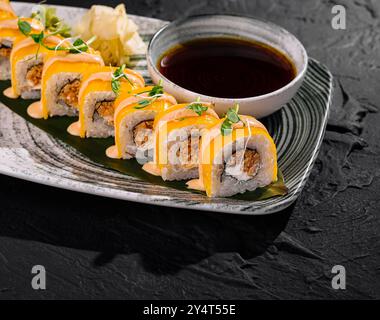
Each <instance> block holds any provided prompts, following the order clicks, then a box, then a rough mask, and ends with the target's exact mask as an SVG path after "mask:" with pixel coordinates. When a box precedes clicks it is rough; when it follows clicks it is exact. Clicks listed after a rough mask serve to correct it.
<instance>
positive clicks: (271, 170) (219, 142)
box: [188, 109, 277, 197]
mask: <svg viewBox="0 0 380 320" xmlns="http://www.w3.org/2000/svg"><path fill="white" fill-rule="evenodd" d="M199 157H200V159H199V179H196V180H191V181H189V182H188V187H189V188H191V189H197V190H203V191H206V194H207V196H208V197H228V196H232V195H235V194H237V193H244V192H245V191H253V190H255V189H256V188H259V187H265V186H267V185H269V184H270V183H272V182H274V181H276V180H277V152H276V146H275V144H274V142H273V140H272V138H271V136H270V135H269V133H268V131H267V130H266V128H265V127H264V125H263V124H261V123H260V122H259V121H257V120H256V119H255V118H253V117H250V116H243V115H241V116H239V115H237V113H235V112H234V111H233V109H230V110H229V112H228V113H227V117H226V118H224V119H221V120H219V121H218V122H217V124H216V125H215V126H214V127H212V128H211V129H210V130H209V131H208V132H207V133H206V134H205V135H204V137H203V140H202V145H201V148H200V152H199Z"/></svg>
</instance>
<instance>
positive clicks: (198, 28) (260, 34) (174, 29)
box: [147, 15, 308, 118]
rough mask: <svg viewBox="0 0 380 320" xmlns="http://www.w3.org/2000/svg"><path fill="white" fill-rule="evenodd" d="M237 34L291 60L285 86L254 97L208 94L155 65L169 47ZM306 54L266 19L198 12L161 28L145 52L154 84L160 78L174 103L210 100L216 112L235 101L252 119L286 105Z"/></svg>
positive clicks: (302, 70)
mask: <svg viewBox="0 0 380 320" xmlns="http://www.w3.org/2000/svg"><path fill="white" fill-rule="evenodd" d="M223 36H224V37H226V36H227V37H237V38H242V39H248V40H255V41H259V42H262V43H264V44H267V45H269V46H271V47H273V48H275V49H277V50H279V51H280V52H282V53H283V54H285V55H286V56H287V57H288V58H290V60H291V61H292V62H293V64H294V66H295V68H296V77H295V78H294V79H293V80H292V81H291V82H289V83H288V84H287V85H286V86H284V87H282V88H280V89H278V90H276V91H273V92H270V93H267V94H264V95H260V96H255V97H249V98H242V99H228V98H218V97H211V96H207V95H203V94H199V93H197V92H193V91H190V90H188V89H186V88H183V87H180V86H178V85H177V84H175V83H173V82H172V81H170V80H169V79H167V78H166V77H164V76H163V75H162V74H161V73H160V71H159V70H158V68H157V63H158V61H159V59H160V58H161V56H162V55H163V54H164V53H165V52H166V51H167V50H168V49H170V48H172V47H173V46H175V45H178V44H180V43H184V42H187V41H190V40H194V39H202V38H210V37H223ZM307 61H308V57H307V53H306V50H305V48H304V47H303V45H302V44H301V42H300V41H299V40H298V39H297V38H296V37H295V36H294V35H292V34H291V33H289V32H288V31H286V30H285V29H283V28H281V27H279V26H277V25H275V24H273V23H269V22H264V21H260V20H256V19H252V18H248V17H241V16H233V15H200V16H191V17H187V18H184V19H180V20H176V21H174V22H172V23H169V24H168V25H166V26H164V27H163V28H161V29H160V30H159V31H158V32H157V33H156V34H155V35H154V36H153V38H152V40H151V41H150V43H149V46H148V51H147V63H148V70H149V73H150V75H151V77H152V80H153V82H154V83H156V84H157V83H158V81H159V80H160V79H162V82H163V87H164V90H165V91H166V92H168V93H170V94H172V95H173V96H174V97H175V98H176V99H177V100H178V102H192V101H195V100H196V99H197V98H198V97H200V99H201V101H205V102H212V103H214V104H215V110H216V112H217V113H218V114H219V115H223V114H224V113H225V112H226V111H227V110H228V108H230V107H231V106H233V105H234V103H239V106H240V109H239V113H241V114H247V115H252V116H254V117H256V118H262V117H265V116H267V115H269V114H271V113H273V112H275V111H277V110H278V109H280V108H281V107H282V106H283V105H284V104H286V103H287V102H288V101H289V100H290V99H292V97H293V96H294V95H295V94H296V92H297V90H298V88H299V87H300V86H301V84H302V81H303V78H304V76H305V73H306V69H307Z"/></svg>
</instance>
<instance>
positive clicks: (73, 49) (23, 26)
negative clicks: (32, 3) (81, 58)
mask: <svg viewBox="0 0 380 320" xmlns="http://www.w3.org/2000/svg"><path fill="white" fill-rule="evenodd" d="M17 24H18V28H19V30H20V32H21V33H22V34H23V35H25V36H27V37H30V38H31V39H33V41H34V42H35V43H37V44H38V45H39V47H38V50H37V53H38V51H39V49H40V47H41V46H42V47H44V48H46V49H48V50H52V51H67V52H68V53H73V54H76V53H82V52H87V51H88V43H90V42H92V41H94V40H95V39H94V38H92V39H90V40H89V41H88V42H87V43H86V42H84V41H83V40H82V39H79V38H78V39H76V40H75V41H74V43H73V44H72V45H70V46H60V45H57V46H55V47H50V46H48V45H46V44H45V41H44V40H45V39H46V38H48V37H50V36H53V35H56V34H58V31H57V32H55V33H49V34H45V33H44V32H43V31H41V32H40V33H31V32H32V26H31V25H30V23H29V22H27V21H22V20H20V19H19V20H18V22H17Z"/></svg>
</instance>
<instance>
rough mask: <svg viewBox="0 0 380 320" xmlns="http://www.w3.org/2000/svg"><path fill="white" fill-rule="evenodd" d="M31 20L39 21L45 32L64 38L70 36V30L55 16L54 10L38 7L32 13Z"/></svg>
mask: <svg viewBox="0 0 380 320" xmlns="http://www.w3.org/2000/svg"><path fill="white" fill-rule="evenodd" d="M31 18H34V19H37V20H39V21H41V22H42V23H43V25H44V26H45V30H49V31H50V32H52V33H54V34H59V35H60V36H62V37H64V38H68V37H70V36H71V35H70V31H71V28H70V27H69V26H68V25H67V24H66V23H64V21H63V20H61V19H60V18H59V17H58V16H57V15H56V9H55V8H51V7H47V6H43V5H39V6H38V7H37V10H36V11H35V12H33V13H32V15H31Z"/></svg>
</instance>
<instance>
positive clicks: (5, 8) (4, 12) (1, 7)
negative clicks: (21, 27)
mask: <svg viewBox="0 0 380 320" xmlns="http://www.w3.org/2000/svg"><path fill="white" fill-rule="evenodd" d="M16 17H17V16H16V13H15V12H14V10H13V8H12V6H11V4H10V3H9V1H8V0H0V20H9V19H13V18H16Z"/></svg>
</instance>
